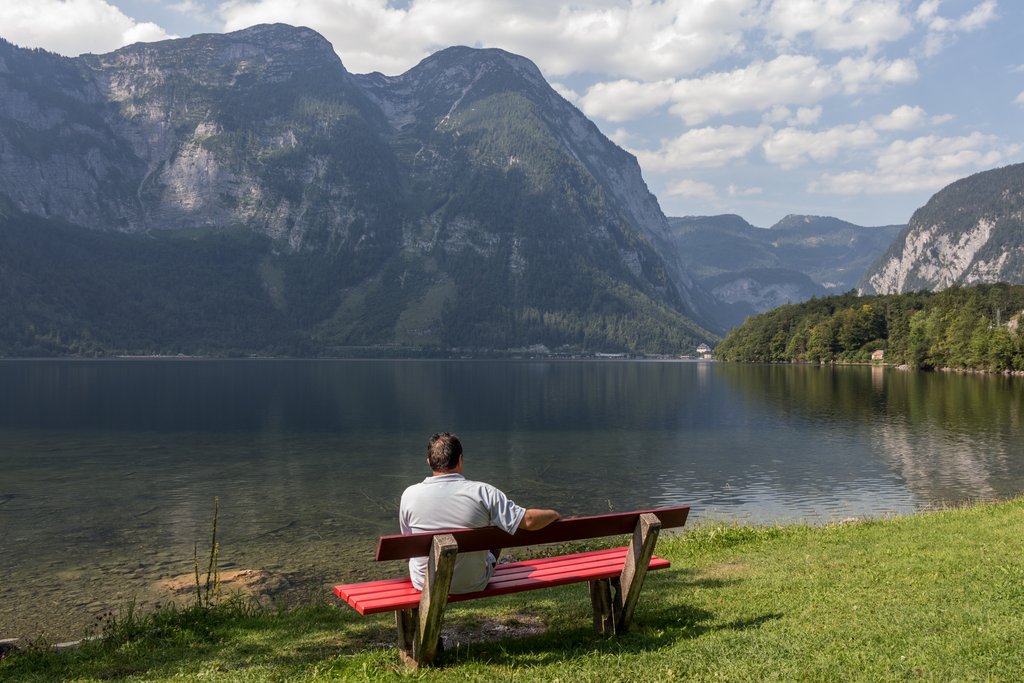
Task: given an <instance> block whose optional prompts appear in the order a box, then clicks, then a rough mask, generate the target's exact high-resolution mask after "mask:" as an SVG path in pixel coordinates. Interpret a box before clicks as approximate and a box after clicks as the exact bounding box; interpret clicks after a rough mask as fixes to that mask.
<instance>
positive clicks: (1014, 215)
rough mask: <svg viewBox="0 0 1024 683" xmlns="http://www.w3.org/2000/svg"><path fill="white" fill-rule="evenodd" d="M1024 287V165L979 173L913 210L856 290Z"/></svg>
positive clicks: (898, 291)
mask: <svg viewBox="0 0 1024 683" xmlns="http://www.w3.org/2000/svg"><path fill="white" fill-rule="evenodd" d="M991 282H1008V283H1014V284H1020V283H1024V164H1015V165H1013V166H1005V167H1003V168H998V169H995V170H991V171H984V172H982V173H976V174H974V175H972V176H970V177H968V178H964V179H962V180H958V181H956V182H955V183H953V184H951V185H949V186H947V187H945V188H943V189H942V190H940V191H939V192H937V193H936V194H935V195H934V196H933V197H932V198H931V199H929V200H928V203H927V204H925V205H924V206H923V207H921V208H920V209H918V210H917V211H915V212H914V215H913V216H912V217H911V219H910V224H909V225H907V227H906V229H905V230H904V231H903V232H902V233H901V234H900V235H899V237H898V238H897V239H896V241H895V242H894V243H893V244H892V246H891V247H890V248H889V250H888V251H886V252H885V253H884V254H883V255H882V256H881V257H880V258H879V259H878V260H877V261H876V262H875V263H874V264H872V266H871V268H869V269H868V271H867V272H866V273H865V274H864V277H863V279H862V280H861V282H860V283H859V285H858V288H859V289H860V291H861V292H862V293H866V294H876V293H877V294H894V293H902V292H914V291H921V290H930V291H938V290H941V289H945V288H946V287H950V286H952V285H956V284H965V285H966V284H974V283H991Z"/></svg>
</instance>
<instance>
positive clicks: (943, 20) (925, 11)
mask: <svg viewBox="0 0 1024 683" xmlns="http://www.w3.org/2000/svg"><path fill="white" fill-rule="evenodd" d="M938 10H939V3H938V2H936V1H935V0H929V1H928V2H925V3H923V4H922V5H921V7H919V8H918V12H917V18H918V19H919V20H920V21H922V22H923V23H925V24H926V25H927V27H928V33H927V35H926V36H925V41H924V53H925V55H926V56H928V57H934V56H935V55H937V54H938V53H939V52H941V51H942V50H944V49H945V48H947V47H949V46H950V45H952V44H953V43H955V42H956V38H957V34H958V33H967V32H971V31H977V30H979V29H982V28H984V27H985V26H987V25H988V24H990V23H992V22H993V21H995V20H996V19H997V18H998V14H997V11H996V10H997V3H996V0H984V1H983V2H981V3H979V4H977V5H975V6H974V8H973V9H971V10H970V11H969V12H967V13H966V14H964V15H963V16H961V17H960V18H959V19H949V18H947V17H942V16H939V14H938Z"/></svg>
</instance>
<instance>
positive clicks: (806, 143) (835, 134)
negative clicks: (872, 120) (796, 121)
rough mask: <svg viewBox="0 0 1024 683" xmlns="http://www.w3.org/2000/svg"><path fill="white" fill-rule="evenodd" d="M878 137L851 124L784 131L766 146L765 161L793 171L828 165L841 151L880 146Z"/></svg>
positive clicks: (769, 138) (772, 135) (772, 137)
mask: <svg viewBox="0 0 1024 683" xmlns="http://www.w3.org/2000/svg"><path fill="white" fill-rule="evenodd" d="M878 140H879V137H878V133H876V132H875V130H874V129H873V128H871V127H870V126H868V125H867V124H864V123H860V124H857V125H853V124H847V125H842V126H835V127H833V128H829V129H827V130H823V131H817V132H812V131H808V130H803V129H800V128H783V129H782V130H777V131H775V132H774V133H772V134H771V135H770V136H769V137H768V138H767V139H766V140H765V141H764V144H763V148H764V155H765V158H766V159H767V160H768V161H769V162H771V163H773V164H775V165H777V166H779V167H781V168H783V169H792V168H796V167H797V166H802V165H803V164H806V163H808V162H809V161H815V162H817V163H825V162H828V161H832V160H833V159H835V158H836V156H837V155H838V154H839V152H840V151H843V150H850V149H856V148H863V147H871V146H873V145H875V144H877V142H878Z"/></svg>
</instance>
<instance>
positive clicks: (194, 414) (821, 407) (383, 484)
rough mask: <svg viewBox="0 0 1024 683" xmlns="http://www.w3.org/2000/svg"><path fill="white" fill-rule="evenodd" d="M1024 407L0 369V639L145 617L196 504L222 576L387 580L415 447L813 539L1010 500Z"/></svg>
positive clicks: (708, 382)
mask: <svg viewBox="0 0 1024 683" xmlns="http://www.w3.org/2000/svg"><path fill="white" fill-rule="evenodd" d="M1022 398H1024V381H1022V380H1021V379H1020V378H1007V377H1002V376H977V375H956V374H944V373H918V372H906V371H899V370H894V369H883V368H880V367H876V368H871V367H843V368H829V367H816V366H743V365H732V364H716V363H708V362H642V361H610V360H601V361H543V360H530V361H526V360H524V361H363V360H361V361H284V360H282V361H274V360H244V361H241V360H240V361H214V360H124V361H0V568H2V576H3V577H4V580H3V581H2V582H0V638H5V637H13V636H21V637H31V636H33V635H38V634H43V635H46V636H48V637H51V638H57V639H60V638H72V637H77V636H81V635H82V634H83V633H84V632H85V631H86V630H87V629H88V627H89V626H90V625H92V624H95V623H98V620H100V619H102V617H103V615H104V614H105V613H106V612H107V611H108V610H110V609H111V608H113V609H115V611H116V609H117V607H118V606H119V605H123V604H125V603H127V601H128V600H130V599H135V600H137V601H138V602H139V604H140V605H143V606H152V605H154V604H156V603H158V602H160V601H162V600H166V599H167V598H168V595H169V593H168V590H169V589H168V587H167V584H166V581H167V580H168V579H174V578H176V577H186V578H187V577H188V576H189V575H190V573H191V572H192V569H193V555H194V553H197V554H198V556H199V558H200V561H201V562H202V563H203V564H204V565H205V560H206V558H207V557H208V552H209V544H210V535H211V526H212V519H213V501H214V498H215V497H217V498H218V499H219V504H220V514H219V519H218V540H219V541H220V543H221V547H220V559H221V563H222V566H223V567H225V569H227V570H230V569H243V568H245V569H248V568H256V569H260V570H263V571H265V572H267V573H268V574H269V575H271V576H272V578H273V581H274V582H276V583H275V586H276V589H277V592H278V593H279V594H281V595H285V596H287V597H289V598H296V597H301V596H305V595H315V596H322V597H323V599H328V598H327V596H328V586H330V585H332V584H334V583H338V582H341V581H342V580H357V579H359V578H361V577H367V578H369V577H375V576H386V575H390V574H396V573H397V572H399V571H401V565H400V564H390V565H387V566H385V567H373V566H372V565H373V563H372V562H371V561H370V560H369V558H370V557H372V552H373V547H374V545H375V541H376V537H377V536H378V535H380V534H382V533H396V532H397V522H396V516H397V503H398V498H399V496H400V495H401V492H402V490H403V489H404V488H405V487H406V486H408V485H409V484H411V483H413V482H416V481H418V480H420V479H422V478H423V477H425V476H427V475H428V474H429V472H428V470H427V467H426V465H425V457H426V456H425V447H426V442H427V438H428V437H429V436H430V434H431V433H433V432H435V431H442V430H452V431H455V432H457V433H458V434H459V435H460V437H461V438H462V441H463V445H464V447H465V451H466V470H467V476H469V477H471V478H477V479H483V480H487V481H490V482H492V483H494V484H496V485H497V486H499V487H501V488H502V489H504V490H505V491H506V492H507V493H508V494H509V495H510V496H511V497H512V498H513V499H515V500H516V501H517V502H519V503H521V504H524V505H528V506H545V507H547V506H551V507H556V508H558V509H559V510H560V511H561V512H562V513H563V514H564V515H585V514H599V513H602V512H607V511H621V510H629V509H636V508H647V507H657V506H665V505H678V504H690V505H691V506H692V512H691V522H698V523H699V522H700V521H701V520H708V519H719V518H725V519H739V520H742V521H751V522H757V523H771V522H785V521H794V520H803V521H808V522H813V523H818V522H826V521H832V520H842V519H846V518H849V517H878V516H883V515H891V514H903V513H909V512H912V511H915V510H919V509H922V508H927V507H930V506H934V505H937V504H946V503H960V502H964V501H974V500H986V499H993V498H1003V497H1009V496H1014V495H1017V494H1020V493H1021V492H1022V491H1024V455H1022V454H1024V430H1022V429H1021V427H1022V424H1021V422H1022V405H1024V403H1022ZM197 545H198V550H196V546H197ZM182 596H183V597H182ZM179 597H180V599H181V600H185V599H188V594H187V593H182V594H181V596H179Z"/></svg>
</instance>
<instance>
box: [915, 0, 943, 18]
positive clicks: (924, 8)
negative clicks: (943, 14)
mask: <svg viewBox="0 0 1024 683" xmlns="http://www.w3.org/2000/svg"><path fill="white" fill-rule="evenodd" d="M940 4H941V3H940V0H924V2H922V3H921V4H920V5H918V6H917V12H915V13H914V16H915V17H916V18H917V20H918V21H920V22H925V23H927V22H928V21H930V20H931V19H932V18H933V17H935V15H937V14H938V13H939V5H940Z"/></svg>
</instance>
